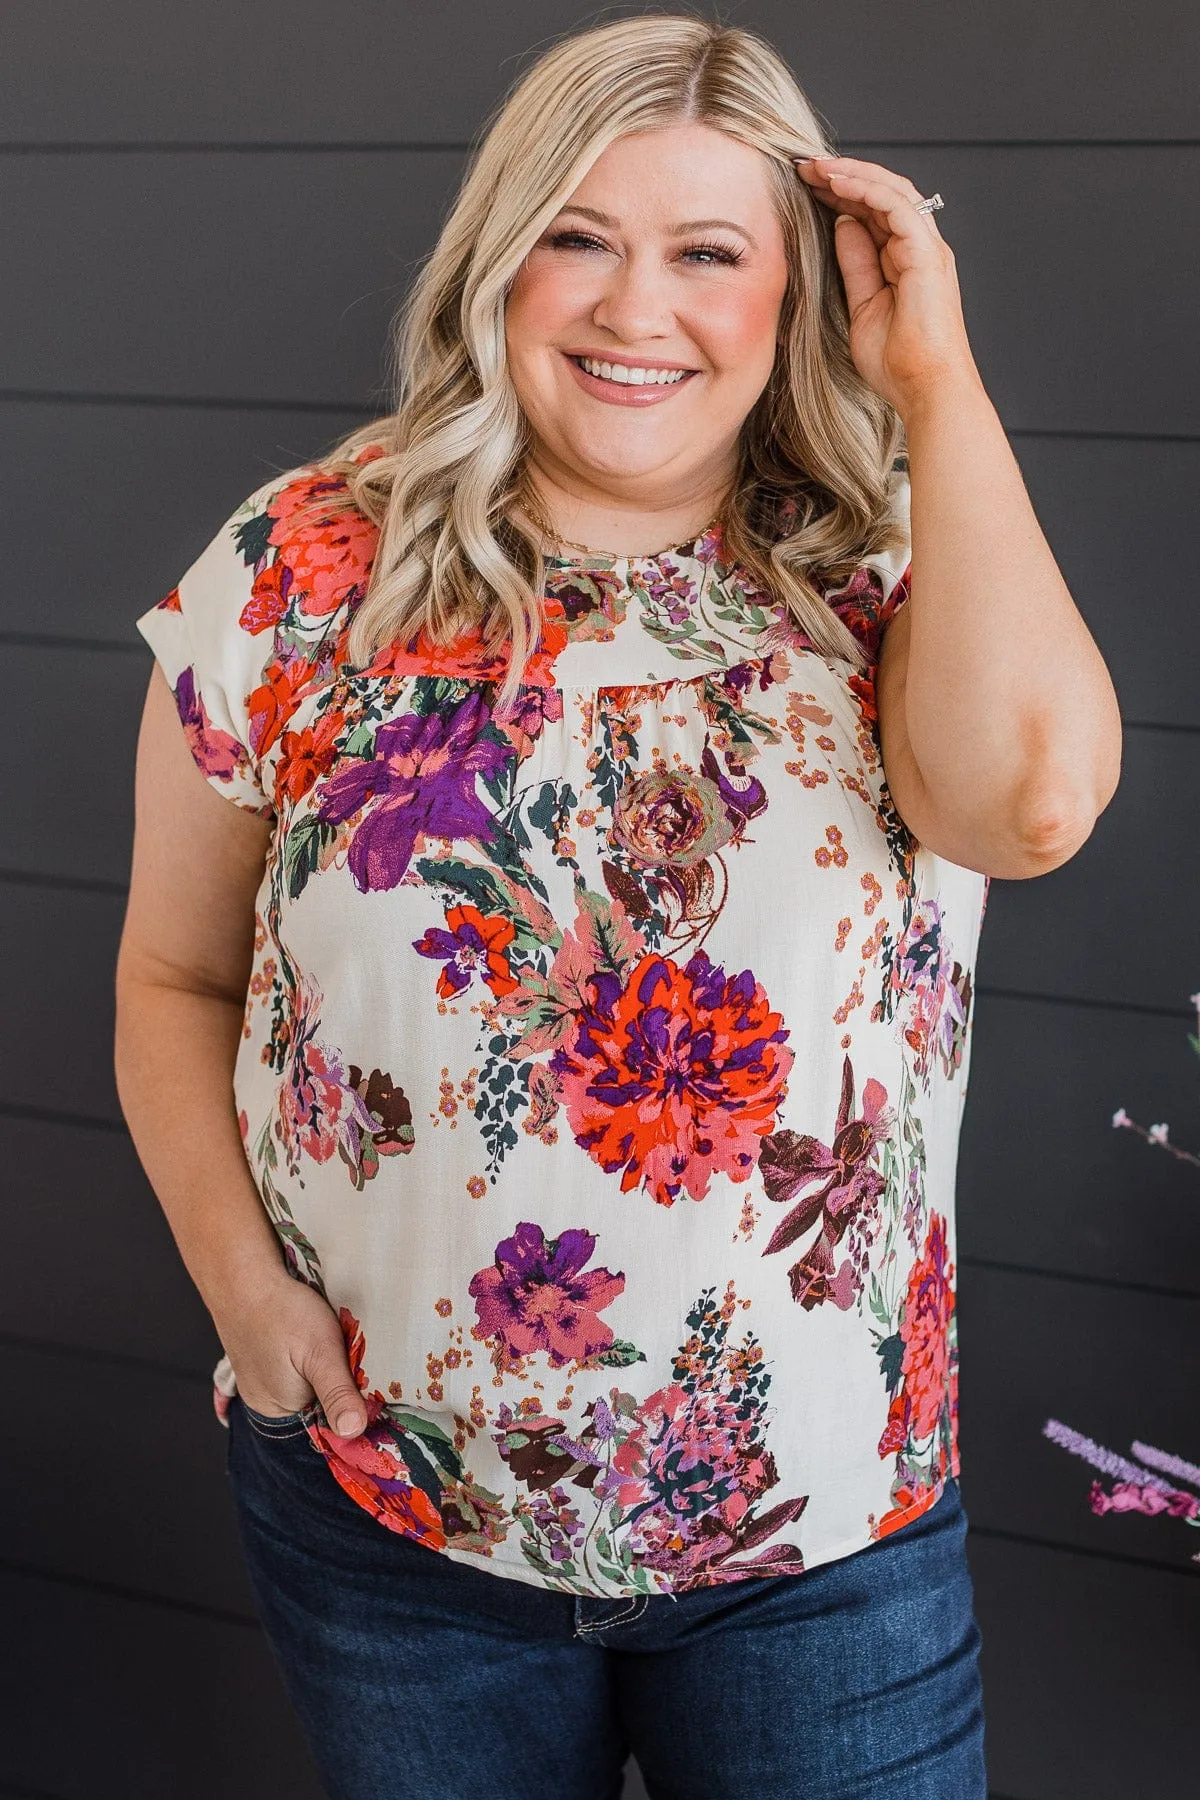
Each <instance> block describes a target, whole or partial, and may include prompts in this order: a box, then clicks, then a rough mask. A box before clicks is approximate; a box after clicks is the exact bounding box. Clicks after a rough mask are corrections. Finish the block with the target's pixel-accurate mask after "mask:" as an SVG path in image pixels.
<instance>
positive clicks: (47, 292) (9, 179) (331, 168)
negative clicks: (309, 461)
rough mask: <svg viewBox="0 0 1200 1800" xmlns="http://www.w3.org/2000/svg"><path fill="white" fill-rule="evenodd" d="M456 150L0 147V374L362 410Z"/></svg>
mask: <svg viewBox="0 0 1200 1800" xmlns="http://www.w3.org/2000/svg"><path fill="white" fill-rule="evenodd" d="M461 163H462V157H461V155H460V153H459V152H457V151H452V150H447V151H441V152H438V153H436V154H432V155H425V156H423V155H413V154H409V155H405V154H390V153H386V152H385V153H372V152H364V153H362V154H356V155H351V156H329V155H323V154H322V153H321V152H319V151H314V152H311V153H307V154H304V155H299V156H288V157H277V156H255V155H245V156H243V155H236V156H211V155H208V154H205V153H204V152H194V153H188V154H186V155H181V156H169V157H162V156H148V155H134V156H108V155H87V156H71V157H61V156H36V155H35V156H19V157H0V221H2V223H0V257H2V259H3V262H4V265H5V268H6V270H7V279H6V280H5V282H4V284H3V287H2V288H0V344H2V343H3V338H4V335H5V334H7V333H9V332H13V333H16V334H17V335H19V337H20V338H21V340H22V341H21V345H20V347H19V348H18V347H17V346H16V345H15V344H10V346H9V349H8V351H7V353H5V351H4V350H3V349H2V348H0V387H3V388H14V387H15V388H36V389H39V390H41V389H53V390H55V391H62V390H67V391H69V392H85V393H97V392H99V393H108V394H113V393H116V394H122V395H124V394H146V395H162V394H169V395H173V396H176V397H179V396H186V397H206V398H207V397H220V398H233V399H240V400H287V401H298V402H301V403H306V404H309V405H312V404H314V403H320V404H328V403H330V402H332V403H335V404H338V405H343V406H346V407H349V408H357V407H364V408H373V407H374V405H375V402H376V396H377V395H378V394H379V393H381V392H382V390H383V384H384V377H385V371H386V360H385V358H386V348H387V327H388V322H389V320H390V318H391V315H392V313H393V311H394V309H395V307H396V306H397V305H398V303H399V301H400V300H401V298H402V297H403V294H404V291H405V288H406V287H407V285H408V282H409V279H410V276H411V273H412V271H413V268H414V266H415V264H416V261H417V259H418V258H419V257H420V256H421V255H422V254H423V253H424V252H425V251H427V250H428V248H429V247H430V246H431V245H432V243H433V241H434V238H435V236H436V233H437V229H438V224H439V220H440V215H441V211H442V208H443V206H444V204H445V202H446V200H447V199H448V197H449V194H450V191H451V188H452V186H453V184H454V182H455V181H456V179H457V176H458V172H459V169H460V167H461ZM72 295H74V296H86V302H84V301H82V300H80V301H78V302H77V310H72V311H70V312H68V311H67V310H66V308H67V306H68V304H69V301H68V296H72Z"/></svg>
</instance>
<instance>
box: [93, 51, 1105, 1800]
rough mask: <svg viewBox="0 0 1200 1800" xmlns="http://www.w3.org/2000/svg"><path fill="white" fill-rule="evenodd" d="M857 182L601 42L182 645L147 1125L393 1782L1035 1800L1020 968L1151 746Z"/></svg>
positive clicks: (153, 891) (947, 303)
mask: <svg viewBox="0 0 1200 1800" xmlns="http://www.w3.org/2000/svg"><path fill="white" fill-rule="evenodd" d="M823 149H824V145H823V142H822V135H821V132H820V129H819V126H818V123H817V120H816V117H815V115H814V113H813V110H812V108H811V107H810V106H809V105H808V103H807V102H806V101H805V99H804V97H803V95H802V94H801V93H800V91H799V89H798V88H797V87H796V85H795V82H794V81H793V79H792V77H791V75H790V73H789V72H788V70H787V69H786V67H785V66H784V65H783V64H782V63H781V61H780V60H779V59H778V57H777V56H776V55H775V54H774V52H773V51H772V50H771V49H770V48H769V47H768V46H766V45H765V44H763V43H762V42H761V41H760V40H759V39H757V38H756V37H754V36H752V35H750V34H748V33H746V32H743V31H740V30H734V29H728V28H725V27H722V26H719V25H716V24H710V23H706V22H703V21H701V20H697V19H694V18H690V17H676V16H670V15H657V16H647V17H642V18H634V19H627V20H623V21H621V22H620V23H617V24H614V25H608V26H605V27H603V28H602V29H599V30H595V31H589V32H586V33H583V34H581V35H578V36H575V37H572V38H569V39H567V40H566V41H564V42H562V43H560V44H559V45H558V46H557V47H556V48H554V49H553V50H551V51H550V52H549V53H548V54H547V55H545V56H544V57H543V58H542V59H541V61H540V62H539V63H538V64H537V65H536V66H535V67H534V68H533V69H532V70H531V71H530V72H529V73H528V74H527V75H526V76H525V77H524V79H523V80H522V81H521V82H520V83H519V85H518V86H517V87H516V89H515V91H514V92H513V93H512V94H511V95H510V96H509V98H508V100H507V102H506V104H505V105H504V107H503V109H502V110H501V111H500V113H499V114H498V116H497V117H496V119H495V121H494V122H493V124H492V125H491V128H490V130H489V132H488V134H487V136H486V138H485V139H484V141H483V142H482V144H481V146H480V148H479V150H478V153H477V155H476V157H475V159H474V162H473V166H472V167H471V169H470V171H469V173H468V175H467V179H466V181H465V184H464V186H463V189H462V192H461V194H460V195H459V197H458V199H457V202H456V204H455V205H454V207H453V209H452V211H451V213H450V215H449V217H448V219H447V221H446V223H445V225H444V227H443V229H442V232H441V235H440V237H439V240H438V242H437V244H436V246H435V248H434V250H433V252H432V255H431V256H430V258H429V260H428V261H427V263H426V264H425V265H424V267H423V268H422V269H421V271H420V273H419V275H418V278H417V280H416V282H415V284H414V286H413V289H412V292H411V294H410V296H409V298H408V301H407V303H406V307H405V311H404V315H403V317H402V321H401V329H400V335H399V342H398V357H397V366H398V376H399V380H398V400H397V405H396V409H395V412H394V414H393V415H391V416H389V417H386V418H383V419H379V420H376V421H373V422H372V424H371V425H370V426H367V427H364V428H362V429H361V430H359V431H356V432H354V433H352V434H351V435H350V436H349V437H348V438H346V439H344V440H343V441H342V442H341V443H340V444H339V445H337V446H335V447H334V449H333V450H332V451H331V452H330V453H329V454H327V455H326V456H324V457H322V458H319V459H317V460H315V461H314V462H313V463H312V464H307V465H304V466H303V467H302V468H299V469H293V470H288V471H286V472H285V473H283V474H281V475H279V476H278V477H276V478H274V479H273V480H271V481H270V482H268V483H267V484H266V485H265V486H264V487H263V488H261V489H259V490H258V491H257V492H256V493H255V494H254V495H252V496H251V497H250V498H249V499H248V500H247V501H246V502H245V503H244V505H242V506H241V507H239V509H238V510H237V512H236V513H235V514H234V515H233V517H232V518H231V519H230V520H228V521H227V522H226V524H225V525H224V526H223V527H222V528H221V530H220V531H219V532H218V533H217V535H216V537H215V538H214V539H213V541H212V543H211V544H210V546H209V548H208V549H207V550H206V551H205V552H204V554H203V556H201V557H200V559H199V560H198V561H197V562H196V563H195V564H194V565H193V566H192V568H191V569H190V570H188V572H187V573H186V575H185V576H184V577H183V579H182V580H181V581H180V583H179V585H178V587H177V588H175V589H173V590H172V591H171V593H169V594H168V595H167V596H166V597H165V598H164V599H163V600H162V601H161V602H160V603H159V604H158V605H157V606H156V607H153V608H151V609H150V611H149V612H147V613H145V614H144V615H143V616H142V617H141V618H140V619H139V620H138V625H139V628H140V629H141V630H142V632H143V634H144V635H145V637H146V638H147V640H148V641H149V642H150V644H151V646H152V647H153V649H154V650H155V652H156V655H157V657H158V666H157V667H156V669H155V671H154V673H153V675H152V679H151V683H150V689H149V692H148V694H147V699H146V710H145V717H144V722H143V728H142V736H141V742H140V745H139V756H138V771H137V836H136V844H135V850H134V864H133V882H132V889H131V894H130V900H129V911H128V918H127V922H126V927H125V934H124V939H123V943H122V947H121V958H120V970H119V976H118V1001H119V1023H118V1044H117V1063H118V1076H119V1081H120V1091H121V1097H122V1104H123V1106H124V1108H125V1111H126V1115H127V1117H128V1120H129V1123H130V1128H131V1130H132V1132H133V1135H134V1138H135V1141H136V1144H137V1148H138V1151H139V1154H140V1156H141V1158H142V1160H143V1162H144V1165H145V1167H146V1170H147V1173H148V1175H149V1177H150V1180H151V1181H152V1183H153V1185H154V1187H155V1189H156V1191H157V1193H158V1195H159V1196H160V1198H161V1201H162V1204H163V1206H164V1209H165V1210H166V1212H167V1214H168V1216H169V1219H170V1223H171V1226H172V1229H173V1231H174V1234H175V1237H176V1240H177V1242H178V1244H179V1248H180V1252H181V1254H182V1256H183V1258H184V1260H185V1262H186V1264H187V1267H188V1269H189V1271H190V1273H191V1274H192V1276H193V1279H194V1280H195V1282H196V1285H197V1287H198V1289H199V1291H200V1293H201V1295H202V1296H203V1298H204V1300H205V1303H206V1305H207V1306H208V1307H209V1310H210V1312H211V1314H212V1317H213V1320H214V1322H215V1325H216V1327H217V1329H218V1331H219V1334H220V1339H221V1343H222V1346H223V1348H224V1350H225V1352H226V1354H225V1356H224V1357H223V1358H222V1360H221V1362H220V1363H219V1364H218V1366H217V1370H216V1371H215V1383H216V1391H215V1401H216V1405H217V1410H218V1415H219V1416H220V1417H221V1418H222V1419H223V1421H224V1422H225V1423H226V1424H227V1426H228V1427H229V1429H230V1436H229V1439H228V1452H229V1460H228V1469H229V1474H230V1478H231V1483H232V1490H233V1497H234V1501H235V1505H236V1509H237V1517H238V1523H239V1528H240V1531H241V1536H242V1543H243V1547H244V1550H245V1554H246V1560H247V1567H248V1570H249V1573H250V1577H251V1579H252V1582H253V1584H254V1591H255V1594H256V1599H257V1602H258V1605H259V1608H260V1612H261V1616H262V1620H263V1624H264V1626H265V1629H266V1632H267V1635H268V1638H269V1641H270V1643H271V1646H272V1648H273V1651H274V1653H275V1655H276V1657H277V1659H278V1662H279V1666H280V1668H281V1670H282V1673H283V1676H284V1678H285V1680H286V1683H287V1686H288V1690H289V1692H290V1694H291V1696H292V1699H293V1701H294V1703H295V1705H296V1708H297V1711H298V1713H299V1715H300V1718H301V1720H302V1722H303V1725H304V1729H305V1732H306V1734H307V1737H308V1741H309V1743H310V1745H311V1747H312V1749H313V1753H314V1755H315V1757H316V1759H317V1762H318V1764H319V1766H320V1769H321V1771H322V1776H323V1779H324V1781H325V1783H326V1784H327V1788H328V1791H329V1792H330V1793H331V1794H334V1795H338V1796H354V1797H355V1800H358V1797H360V1796H361V1797H364V1800H365V1797H366V1796H371V1800H388V1797H390V1796H393V1795H401V1794H404V1795H410V1794H411V1795H418V1794H419V1795H422V1796H446V1797H447V1800H449V1797H450V1796H453V1797H454V1800H461V1796H463V1795H465V1794H467V1793H474V1792H485V1793H487V1794H488V1795H489V1796H492V1797H497V1796H512V1797H514V1800H516V1797H517V1796H519V1797H520V1800H542V1797H544V1800H575V1797H577V1796H578V1797H579V1800H583V1797H584V1796H587V1797H589V1800H590V1797H599V1796H608V1795H616V1794H618V1793H619V1792H620V1787H621V1769H622V1766H623V1764H624V1762H625V1760H626V1757H627V1756H628V1754H629V1752H630V1750H631V1749H632V1751H633V1752H634V1754H635V1755H636V1757H637V1760H638V1763H639V1764H640V1766H641V1769H642V1772H643V1775H644V1777H645V1780H646V1784H647V1787H648V1789H649V1792H650V1793H651V1794H652V1795H653V1796H655V1797H656V1800H657V1797H660V1796H662V1797H665V1796H670V1797H671V1800H684V1797H687V1800H698V1797H699V1796H701V1795H710V1794H715V1793H720V1794H722V1795H727V1796H735V1795H736V1796H739V1797H740V1796H751V1795H754V1796H764V1795H784V1794H788V1795H791V1794H797V1795H798V1794H800V1793H805V1794H808V1793H819V1794H821V1795H824V1796H832V1795H835V1794H836V1795H843V1796H866V1795H868V1794H869V1795H871V1796H885V1795H887V1796H891V1795H897V1796H898V1795H900V1794H903V1795H905V1796H906V1800H915V1797H917V1796H929V1797H933V1796H938V1797H939V1800H945V1797H946V1796H948V1795H954V1796H956V1797H968V1796H971V1797H973V1796H982V1795H983V1794H984V1793H985V1777H984V1768H983V1754H982V1739H983V1725H982V1710H981V1700H980V1685H979V1671H978V1664H977V1650H978V1642H979V1633H978V1629H977V1626H976V1623H975V1620H974V1617H973V1612H972V1597H971V1586H970V1578H969V1574H968V1571H967V1566H966V1563H965V1560H964V1547H963V1539H964V1532H965V1517H964V1514H963V1510H962V1503H961V1499H960V1496H959V1491H958V1474H959V1460H958V1448H957V1421H956V1395H957V1352H956V1330H955V1324H956V1322H955V1315H954V1252H955V1230H954V1192H953V1187H954V1166H955V1156H956V1147H957V1132H958V1124H959V1118H960V1114H961V1108H962V1102H963V1099H964V1096H965V1092H966V1082H967V1070H968V1063H969V1029H970V1025H971V1022H972V1021H971V1016H970V1014H971V1000H972V994H973V970H974V960H975V954H976V948H977V943H978V934H979V927H980V924H981V921H982V914H983V908H984V904H985V900H986V893H987V885H988V880H989V878H990V876H992V875H999V876H1002V877H1004V878H1007V879H1024V878H1027V877H1031V876H1035V875H1037V874H1040V873H1042V872H1044V871H1046V870H1049V869H1052V868H1054V867H1056V866H1058V865H1059V864H1061V863H1062V862H1064V861H1065V860H1066V859H1067V858H1068V857H1070V856H1071V855H1072V854H1073V853H1074V851H1075V850H1076V849H1077V848H1078V847H1079V846H1080V844H1082V843H1083V841H1084V840H1085V838H1086V837H1087V835H1088V833H1089V832H1090V830H1091V828H1092V825H1093V823H1094V821H1095V818H1096V816H1097V815H1098V813H1099V812H1100V811H1101V810H1102V809H1103V807H1104V806H1105V805H1106V804H1107V802H1108V800H1109V798H1110V797H1111V794H1112V792H1113V790H1114V788H1115V786H1116V782H1117V779H1118V774H1119V759H1120V731H1119V724H1118V714H1117V708H1116V702H1115V697H1114V695H1113V692H1112V687H1111V683H1110V681H1109V679H1108V675H1107V671H1106V670H1105V667H1104V664H1103V662H1102V660H1101V658H1100V655H1099V653H1098V651H1097V649H1096V647H1095V645H1094V643H1093V642H1092V639H1091V637H1090V635H1089V634H1088V632H1087V630H1086V627H1085V626H1084V624H1083V621H1082V619H1081V618H1080V616H1079V614H1078V612H1077V610H1076V609H1075V607H1074V605H1073V602H1072V601H1071V598H1070V595H1069V594H1068V592H1067V590H1066V588H1065V586H1064V583H1063V581H1062V578H1061V576H1060V574H1059V572H1058V569H1057V568H1056V566H1055V563H1054V560H1053V557H1052V556H1051V553H1050V551H1049V548H1048V546H1047V545H1046V543H1045V540H1044V538H1043V537H1042V534H1041V532H1040V530H1039V529H1038V526H1037V522H1036V519H1035V516H1034V513H1033V509H1032V507H1031V505H1030V502H1029V499H1028V496H1027V494H1026V492H1025V489H1024V486H1023V483H1022V481H1021V479H1020V475H1019V472H1018V470H1017V468H1016V465H1015V463H1014V461H1013V458H1012V456H1011V453H1010V451H1009V449H1008V446H1007V443H1006V440H1005V437H1004V433H1003V431H1002V429H1001V427H1000V424H999V421H998V419H997V417H996V414H995V412H994V409H993V408H992V406H991V404H990V402H989V401H988V399H987V396H986V394H985V392H984V390H983V385H982V382H981V380H980V377H979V375H978V372H977V371H976V369H975V366H974V363H973V360H972V358H971V354H970V350H969V347H968V344H967V339H966V333H965V329H964V326H963V321H962V314H961V308H960V304H959V296H958V290H957V284H956V279H955V265H954V258H953V256H952V254H951V252H950V250H949V249H948V248H947V246H946V244H945V243H944V242H943V240H942V238H941V236H940V234H939V232H938V229H937V226H936V224H935V222H934V218H933V206H934V202H924V201H922V200H921V196H920V194H919V192H918V190H917V189H916V188H915V187H914V186H913V184H912V183H911V182H910V181H909V180H908V179H907V178H906V177H905V176H903V175H900V174H897V173H894V172H893V171H891V170H889V169H887V168H885V167H883V166H882V165H879V164H876V163H870V162H865V161H860V160H858V159H855V158H839V157H826V156H824V155H822V154H821V152H822V151H823ZM813 153H816V154H815V155H814V154H813ZM906 459H907V466H906ZM914 587H915V598H913V596H912V589H913V588H914ZM176 714H177V715H178V717H176ZM179 720H182V723H183V726H184V730H183V732H180V730H179ZM193 764H196V765H198V766H199V770H200V772H201V775H202V776H203V777H204V779H201V778H200V776H198V775H197V772H196V768H195V767H194V766H193ZM885 770H886V774H885ZM214 793H215V794H217V795H219V796H220V797H221V798H222V799H224V800H228V801H232V802H233V803H234V804H233V805H221V804H219V803H218V800H217V799H215V798H214ZM231 1078H232V1085H231ZM197 1146H203V1148H202V1151H200V1152H199V1153H197V1148H196V1147H197Z"/></svg>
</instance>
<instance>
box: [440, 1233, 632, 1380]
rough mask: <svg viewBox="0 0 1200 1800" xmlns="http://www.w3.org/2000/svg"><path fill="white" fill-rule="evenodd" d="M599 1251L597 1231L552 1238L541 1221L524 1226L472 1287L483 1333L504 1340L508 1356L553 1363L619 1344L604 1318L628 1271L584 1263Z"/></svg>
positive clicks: (474, 1278) (502, 1244)
mask: <svg viewBox="0 0 1200 1800" xmlns="http://www.w3.org/2000/svg"><path fill="white" fill-rule="evenodd" d="M595 1248H596V1239H595V1236H594V1235H593V1234H592V1232H590V1231H578V1230H575V1231H564V1232H561V1233H560V1234H559V1236H558V1237H556V1238H550V1239H547V1238H546V1236H545V1234H544V1233H543V1231H542V1228H541V1226H540V1225H535V1224H531V1223H529V1222H525V1223H522V1224H520V1225H518V1226H517V1229H516V1230H515V1231H514V1232H513V1235H512V1236H511V1237H507V1238H503V1239H502V1240H501V1242H500V1243H498V1244H497V1245H496V1260H495V1262H494V1263H492V1264H491V1265H490V1266H489V1267H488V1268H486V1269H480V1271H479V1273H478V1274H477V1275H473V1276H472V1277H471V1280H470V1282H469V1283H468V1284H467V1292H468V1293H469V1294H470V1295H471V1296H472V1297H473V1298H474V1301H475V1312H476V1316H477V1318H478V1321H479V1331H480V1333H481V1335H482V1336H484V1337H488V1338H498V1339H499V1340H500V1344H501V1346H502V1351H503V1353H505V1354H506V1355H507V1356H508V1357H512V1356H534V1355H538V1354H545V1356H546V1357H547V1358H548V1360H549V1362H550V1366H551V1368H555V1369H557V1368H561V1367H562V1365H563V1364H564V1363H565V1362H572V1361H575V1362H584V1361H586V1360H587V1359H588V1358H589V1357H592V1356H596V1355H597V1354H599V1352H600V1351H602V1350H608V1349H609V1348H610V1347H611V1345H612V1342H613V1334H612V1330H611V1328H610V1327H609V1326H608V1325H606V1324H604V1322H603V1320H601V1319H599V1318H597V1316H596V1315H597V1313H599V1312H600V1310H601V1309H602V1308H603V1307H606V1306H611V1305H612V1303H613V1301H614V1300H616V1299H617V1298H618V1296H619V1295H620V1294H622V1293H623V1292H624V1290H625V1277H624V1275H614V1274H613V1273H612V1271H611V1270H609V1269H589V1270H588V1272H587V1273H586V1274H584V1273H583V1267H584V1264H585V1263H586V1262H587V1261H588V1259H589V1258H590V1256H591V1255H592V1252H593V1251H594V1250H595Z"/></svg>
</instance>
